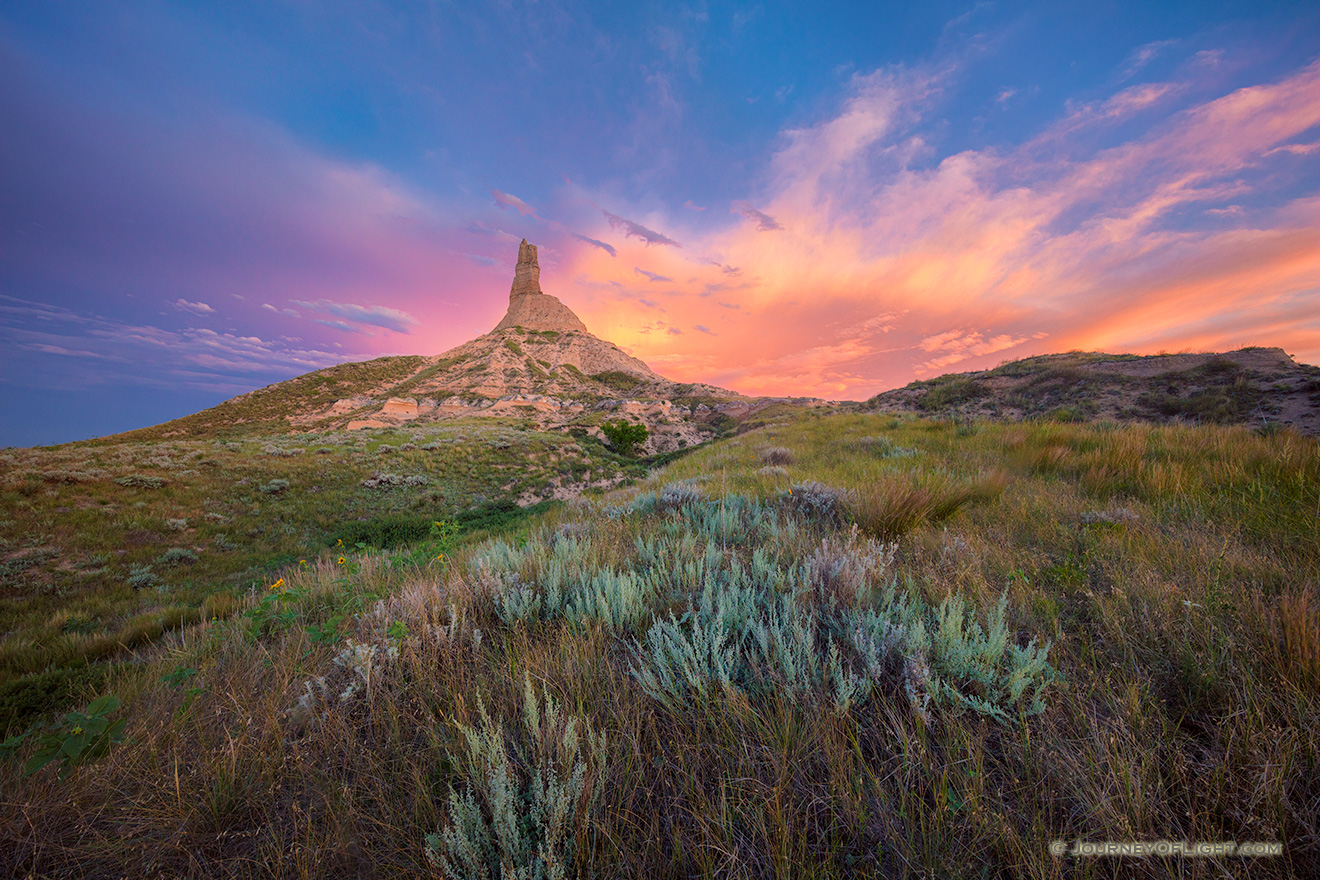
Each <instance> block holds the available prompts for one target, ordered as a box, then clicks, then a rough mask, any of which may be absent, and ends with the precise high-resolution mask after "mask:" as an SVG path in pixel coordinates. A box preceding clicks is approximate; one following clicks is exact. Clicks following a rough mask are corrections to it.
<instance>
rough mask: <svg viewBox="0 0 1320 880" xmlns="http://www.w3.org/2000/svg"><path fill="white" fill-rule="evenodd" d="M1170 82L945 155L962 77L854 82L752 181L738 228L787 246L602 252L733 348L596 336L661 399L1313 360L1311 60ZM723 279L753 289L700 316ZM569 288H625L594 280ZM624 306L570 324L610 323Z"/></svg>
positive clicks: (683, 232) (595, 271) (1319, 306)
mask: <svg viewBox="0 0 1320 880" xmlns="http://www.w3.org/2000/svg"><path fill="white" fill-rule="evenodd" d="M1183 69H1184V70H1185V71H1186V73H1185V75H1184V76H1183V78H1182V79H1175V80H1171V81H1170V82H1149V83H1142V84H1139V85H1133V86H1129V87H1124V88H1121V89H1116V90H1115V91H1114V92H1113V93H1112V94H1111V95H1109V96H1107V97H1101V98H1099V99H1097V100H1095V101H1093V102H1092V103H1090V104H1088V105H1085V106H1083V107H1081V108H1080V109H1075V110H1070V111H1069V112H1066V113H1063V114H1061V115H1060V116H1059V117H1058V118H1056V119H1055V120H1054V121H1053V122H1050V123H1047V124H1044V125H1042V126H1040V127H1038V128H1037V129H1036V130H1035V131H1034V132H1032V133H1030V134H1029V136H1027V137H1026V138H1024V139H1023V140H1021V141H1020V142H1019V143H1016V144H1012V143H1009V144H1000V145H996V146H995V147H993V148H985V149H979V150H961V151H957V152H949V153H947V154H943V155H942V154H940V152H939V143H940V138H941V136H942V135H941V132H942V131H943V128H944V127H945V126H946V119H947V114H946V113H945V110H946V106H945V102H946V98H944V97H943V96H944V95H945V93H946V92H947V93H948V94H951V95H952V94H957V93H958V90H957V88H955V87H956V86H958V85H959V79H960V77H965V76H966V73H965V72H964V71H961V70H959V69H958V68H957V67H955V66H950V67H945V68H940V69H938V70H937V69H934V68H933V67H920V66H918V67H914V68H903V67H892V68H886V69H884V70H881V71H875V72H873V73H869V74H862V75H857V76H854V77H853V79H852V81H851V83H850V87H849V92H848V94H847V95H846V96H845V97H844V99H843V100H842V101H841V102H840V104H839V105H838V107H837V108H836V110H835V111H834V112H832V113H830V114H828V115H827V116H825V117H823V118H821V119H819V120H818V121H816V122H815V123H813V124H810V125H806V126H801V127H797V128H794V129H791V130H787V131H784V132H782V133H781V135H780V139H779V142H778V148H777V150H776V151H775V153H774V154H773V155H772V156H771V157H770V158H769V159H768V161H767V163H766V167H765V170H764V175H763V179H764V181H765V183H764V188H763V190H762V191H761V192H760V193H758V194H757V195H756V198H755V200H754V204H755V205H756V206H757V207H756V208H755V209H753V210H756V211H759V212H760V213H763V214H765V215H766V216H768V217H772V218H774V219H775V222H777V223H779V224H780V225H781V226H783V227H784V228H783V230H782V231H779V232H777V233H776V234H775V235H774V236H766V235H765V234H764V233H763V232H762V230H761V229H760V228H759V225H758V224H757V223H754V222H751V223H749V222H733V223H729V224H727V225H725V226H722V227H717V228H712V227H709V226H703V227H700V228H695V229H685V228H683V227H681V226H679V227H676V228H675V229H674V233H675V234H676V235H679V236H680V237H681V238H682V239H683V241H684V242H685V243H686V244H687V247H688V248H689V250H690V252H692V253H697V254H702V255H703V256H702V257H701V258H700V259H695V258H693V259H685V258H684V255H683V254H681V253H670V252H666V251H662V252H660V253H659V254H655V253H654V251H653V250H652V251H649V252H648V251H647V250H646V249H645V248H644V247H643V246H642V245H641V244H638V243H635V242H632V243H628V242H625V244H624V245H623V246H621V247H620V253H619V256H620V258H621V261H622V260H628V261H629V262H627V263H626V264H625V265H630V266H631V265H641V264H643V263H645V264H646V265H647V266H648V271H652V272H655V273H663V274H664V275H665V276H666V277H671V278H675V279H681V280H677V281H675V282H673V284H672V285H670V286H669V289H667V290H666V300H665V304H666V306H667V308H668V309H669V313H668V314H669V315H670V316H672V321H673V324H674V325H676V326H681V327H695V326H696V325H698V324H701V325H702V326H706V327H709V326H710V323H709V314H710V313H709V305H710V304H712V302H715V301H719V300H722V302H721V305H722V307H724V308H732V307H734V306H735V305H737V306H740V307H741V308H740V312H739V324H738V330H739V332H738V334H737V335H733V334H731V333H727V332H726V333H724V334H723V335H722V338H721V341H720V345H719V346H718V348H714V347H710V346H709V341H708V340H706V337H705V336H704V334H702V333H701V332H700V331H696V332H694V333H692V334H688V335H685V336H683V335H676V334H668V333H663V332H652V333H649V334H647V335H645V336H636V337H629V336H628V333H630V332H631V331H630V330H627V329H624V330H622V331H621V333H620V336H619V337H614V336H611V338H614V339H615V340H616V341H617V342H620V343H621V344H629V345H631V346H633V347H634V348H635V350H636V352H637V356H639V357H641V358H642V359H643V360H646V361H647V362H648V363H654V364H656V365H657V366H658V365H664V366H665V367H666V369H668V370H670V371H671V372H670V373H667V375H671V376H672V377H673V378H675V379H676V380H679V381H698V380H700V381H711V382H715V383H717V384H723V385H725V386H726V387H731V388H735V389H737V390H740V391H743V392H746V393H764V394H785V393H812V394H824V395H829V396H848V397H851V398H854V399H857V398H863V397H867V396H870V395H871V394H873V393H875V392H877V391H880V390H883V389H885V388H889V387H895V386H898V385H903V384H906V382H908V381H910V380H911V379H913V378H916V377H917V376H919V375H927V374H929V373H931V372H933V371H940V370H947V369H949V368H953V367H955V365H956V368H958V369H980V368H984V367H988V366H993V365H994V363H995V362H997V361H998V360H1002V359H1003V357H1004V356H1012V357H1023V356H1027V355H1030V354H1036V353H1040V352H1042V351H1045V350H1069V349H1073V348H1082V349H1087V350H1109V351H1120V352H1121V351H1133V352H1136V353H1153V352H1155V351H1159V350H1160V349H1170V350H1179V349H1182V348H1189V347H1193V348H1196V349H1199V350H1229V349H1233V348H1239V347H1241V346H1243V345H1249V344H1256V345H1281V346H1283V347H1285V348H1286V349H1287V350H1288V351H1290V352H1293V353H1294V354H1295V355H1297V356H1298V357H1299V358H1300V359H1302V360H1304V361H1309V362H1317V361H1320V321H1317V320H1316V319H1315V317H1314V316H1315V315H1316V314H1317V313H1320V291H1318V290H1317V288H1316V282H1315V279H1316V278H1317V277H1320V193H1318V192H1317V190H1316V182H1315V178H1314V177H1313V176H1311V175H1309V172H1308V171H1306V170H1304V169H1303V168H1302V167H1301V166H1302V164H1303V163H1302V162H1299V161H1298V159H1299V157H1300V158H1303V159H1305V158H1306V157H1309V156H1310V155H1311V154H1312V152H1313V148H1312V147H1311V146H1310V144H1311V142H1312V141H1314V140H1315V138H1314V135H1313V132H1314V131H1315V130H1316V127H1317V126H1320V62H1315V63H1312V64H1309V65H1307V66H1304V67H1301V68H1298V69H1295V70H1293V71H1291V72H1289V73H1287V74H1285V75H1283V76H1280V77H1279V78H1277V79H1276V80H1274V81H1269V82H1264V83H1250V84H1246V85H1240V86H1239V87H1237V88H1233V89H1226V88H1221V89H1220V90H1219V91H1218V92H1216V93H1212V94H1209V95H1208V96H1207V95H1206V84H1205V83H1204V82H1200V81H1197V79H1196V78H1197V77H1198V76H1200V73H1199V72H1198V71H1197V70H1195V69H1194V67H1193V66H1188V65H1184V67H1183ZM1155 110H1157V111H1158V114H1155V113H1150V111H1155ZM1137 114H1148V115H1147V116H1146V117H1143V124H1141V125H1140V126H1137V125H1133V124H1132V121H1133V120H1134V119H1137V118H1138V116H1137ZM1315 151H1318V152H1320V148H1315ZM749 205H750V203H749ZM743 216H744V217H747V216H748V215H746V214H745V213H744V214H743ZM749 219H754V217H753V218H749ZM666 228H667V227H666ZM632 261H636V263H634V262H632ZM731 266H740V267H744V275H743V276H742V277H745V278H746V279H747V286H746V287H744V288H742V289H740V290H739V292H738V297H737V299H736V301H735V300H732V299H731V298H729V297H728V296H727V295H725V296H723V297H720V298H719V300H717V299H716V297H717V296H718V294H717V293H716V291H720V290H722V289H723V288H721V286H720V285H725V284H727V281H728V276H727V275H725V274H724V270H723V269H722V268H721V267H731ZM578 271H579V273H580V274H581V275H582V276H583V277H585V278H589V279H593V280H597V279H608V278H613V279H618V280H624V279H623V277H622V276H621V275H620V274H619V272H618V270H617V269H616V268H613V267H611V265H610V264H609V263H607V262H604V261H596V262H593V261H590V260H588V261H585V262H582V263H580V264H579V266H578ZM629 307H635V301H631V302H628V301H610V302H605V301H603V300H597V301H596V302H595V304H594V305H593V304H590V303H589V304H587V308H586V309H584V312H583V313H584V317H585V318H586V319H587V320H588V323H591V324H592V326H598V325H599V326H619V327H621V328H628V327H631V326H635V322H630V321H627V320H625V319H624V315H625V314H626V311H627V309H628V308H629ZM593 309H594V311H593Z"/></svg>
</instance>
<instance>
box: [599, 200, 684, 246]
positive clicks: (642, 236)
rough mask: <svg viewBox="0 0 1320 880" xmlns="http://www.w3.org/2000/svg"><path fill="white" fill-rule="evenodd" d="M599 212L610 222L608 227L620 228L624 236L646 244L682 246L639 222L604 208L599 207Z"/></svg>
mask: <svg viewBox="0 0 1320 880" xmlns="http://www.w3.org/2000/svg"><path fill="white" fill-rule="evenodd" d="M600 212H601V213H602V214H604V215H605V219H606V220H608V221H609V222H610V228H611V229H619V230H622V231H623V234H624V237H626V238H636V239H638V240H640V241H642V242H643V243H645V244H648V245H652V244H667V245H672V246H673V247H682V245H681V244H679V243H678V242H676V241H674V240H673V239H672V238H670V237H669V236H667V235H663V234H661V233H659V232H656V231H655V230H654V229H647V228H646V227H645V226H643V225H641V224H640V223H634V222H633V221H631V220H625V219H624V218H623V217H620V216H619V215H618V214H611V213H610V212H609V211H606V210H605V209H604V208H601V209H600Z"/></svg>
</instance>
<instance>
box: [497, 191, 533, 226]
mask: <svg viewBox="0 0 1320 880" xmlns="http://www.w3.org/2000/svg"><path fill="white" fill-rule="evenodd" d="M490 194H491V196H492V197H493V198H494V199H495V204H497V205H499V206H500V207H501V208H513V209H514V210H515V211H517V212H518V213H519V214H522V215H523V216H524V217H536V218H537V219H538V220H539V219H540V217H537V214H536V209H535V208H533V207H532V206H531V205H529V204H527V203H526V202H524V201H523V200H522V199H520V198H518V197H517V196H511V195H509V194H508V193H505V192H500V191H499V190H497V189H492V190H491V191H490Z"/></svg>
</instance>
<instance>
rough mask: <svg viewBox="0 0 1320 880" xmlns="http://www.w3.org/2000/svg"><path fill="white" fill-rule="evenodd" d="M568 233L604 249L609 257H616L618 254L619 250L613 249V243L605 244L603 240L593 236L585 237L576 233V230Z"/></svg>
mask: <svg viewBox="0 0 1320 880" xmlns="http://www.w3.org/2000/svg"><path fill="white" fill-rule="evenodd" d="M570 235H572V236H573V237H574V238H576V239H577V240H578V241H584V242H586V243H587V244H589V245H591V246H593V247H598V248H600V249H601V250H603V251H605V253H607V254H609V255H610V256H611V257H617V256H618V255H619V252H618V251H616V250H615V249H614V246H613V245H609V244H606V243H605V242H603V241H597V240H596V239H594V238H587V237H586V236H585V235H578V234H577V233H576V232H573V233H570Z"/></svg>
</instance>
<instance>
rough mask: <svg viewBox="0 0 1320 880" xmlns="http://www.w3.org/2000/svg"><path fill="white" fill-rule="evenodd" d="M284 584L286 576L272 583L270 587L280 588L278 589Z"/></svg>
mask: <svg viewBox="0 0 1320 880" xmlns="http://www.w3.org/2000/svg"><path fill="white" fill-rule="evenodd" d="M282 586H284V578H280V579H279V580H277V581H276V582H275V583H273V584H271V585H270V588H271V589H272V590H278V589H279V588H280V587H282Z"/></svg>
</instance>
